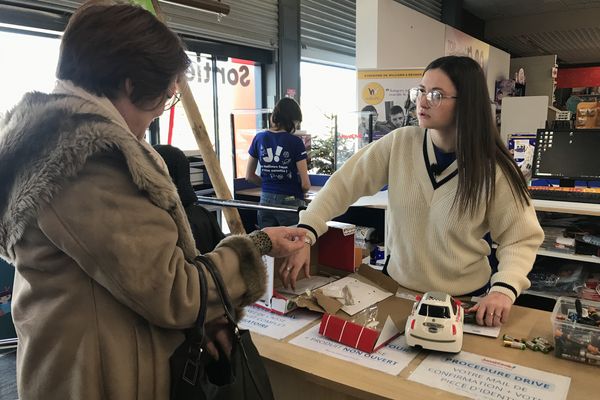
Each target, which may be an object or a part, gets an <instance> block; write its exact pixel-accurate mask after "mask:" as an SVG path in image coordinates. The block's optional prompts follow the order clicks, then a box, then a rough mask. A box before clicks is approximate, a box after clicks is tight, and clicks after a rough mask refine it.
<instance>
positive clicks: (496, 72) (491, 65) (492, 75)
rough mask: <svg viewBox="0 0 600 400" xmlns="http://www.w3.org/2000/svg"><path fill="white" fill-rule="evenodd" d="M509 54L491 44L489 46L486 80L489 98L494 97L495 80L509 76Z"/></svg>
mask: <svg viewBox="0 0 600 400" xmlns="http://www.w3.org/2000/svg"><path fill="white" fill-rule="evenodd" d="M509 68H510V54H508V53H507V52H505V51H502V50H500V49H497V48H495V47H493V46H490V54H489V60H488V64H487V73H486V80H487V86H488V92H489V93H490V100H493V99H494V93H495V91H496V81H499V80H501V79H508V78H509V74H508V71H509Z"/></svg>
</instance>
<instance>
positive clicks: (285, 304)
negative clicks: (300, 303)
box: [254, 256, 297, 315]
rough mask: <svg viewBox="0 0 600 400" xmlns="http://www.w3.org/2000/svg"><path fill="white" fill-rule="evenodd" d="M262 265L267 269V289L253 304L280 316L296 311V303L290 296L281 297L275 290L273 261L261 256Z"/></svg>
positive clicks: (268, 257)
mask: <svg viewBox="0 0 600 400" xmlns="http://www.w3.org/2000/svg"><path fill="white" fill-rule="evenodd" d="M263 263H264V264H265V267H266V269H267V287H266V290H265V293H264V294H263V296H262V297H261V298H260V299H258V300H257V301H256V303H254V304H255V305H256V306H258V307H260V308H264V309H265V310H268V311H271V312H274V313H276V314H280V315H283V314H286V313H288V312H290V311H292V310H294V309H296V307H297V306H296V303H295V302H294V301H292V298H291V297H290V296H286V295H282V294H280V293H278V292H277V290H275V279H278V278H276V274H275V259H274V258H273V257H270V256H263Z"/></svg>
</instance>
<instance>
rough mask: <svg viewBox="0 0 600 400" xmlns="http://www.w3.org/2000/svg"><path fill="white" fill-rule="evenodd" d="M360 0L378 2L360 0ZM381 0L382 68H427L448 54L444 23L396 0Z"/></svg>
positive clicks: (379, 65)
mask: <svg viewBox="0 0 600 400" xmlns="http://www.w3.org/2000/svg"><path fill="white" fill-rule="evenodd" d="M360 1H367V2H369V3H373V2H374V1H373V0H358V2H360ZM377 2H378V3H379V15H378V21H379V24H378V38H377V68H378V69H388V68H424V67H426V66H427V65H428V64H429V63H430V62H431V61H433V60H434V59H436V58H438V57H440V56H443V55H444V37H445V32H446V26H445V25H444V24H442V23H441V22H438V21H436V20H434V19H433V18H430V17H428V16H426V15H424V14H421V13H419V12H417V11H415V10H413V9H411V8H408V7H406V6H404V5H402V4H399V3H397V2H395V1H393V0H377ZM357 24H358V16H357ZM357 58H358V54H357Z"/></svg>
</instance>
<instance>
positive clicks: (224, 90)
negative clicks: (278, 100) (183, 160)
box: [159, 52, 262, 188]
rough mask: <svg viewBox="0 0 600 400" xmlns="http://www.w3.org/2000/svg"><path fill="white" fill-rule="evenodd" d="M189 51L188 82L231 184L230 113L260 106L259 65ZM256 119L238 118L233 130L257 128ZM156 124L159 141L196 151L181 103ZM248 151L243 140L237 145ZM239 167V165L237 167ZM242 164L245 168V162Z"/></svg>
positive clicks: (238, 148)
mask: <svg viewBox="0 0 600 400" xmlns="http://www.w3.org/2000/svg"><path fill="white" fill-rule="evenodd" d="M188 55H189V57H190V59H191V60H192V64H191V65H190V68H189V69H188V70H187V72H186V78H187V80H188V84H189V86H190V89H191V90H192V93H193V94H194V99H195V100H196V104H197V105H198V109H199V110H200V114H201V116H202V120H203V121H204V125H205V127H206V130H207V132H208V135H209V138H210V139H211V142H212V144H213V146H214V149H215V151H216V152H217V155H218V157H219V159H220V164H221V170H222V171H223V176H224V177H225V180H226V181H227V184H228V185H229V187H230V188H233V178H234V172H233V162H232V154H233V145H232V134H231V128H232V127H231V120H232V118H231V114H232V112H234V111H236V110H255V109H258V108H260V107H261V105H262V72H261V66H260V64H258V63H255V62H254V61H248V60H241V59H235V58H223V59H221V58H217V57H215V56H213V55H210V54H203V53H193V52H190V53H188ZM240 121H241V122H240ZM258 122H259V121H257V120H256V118H250V119H244V118H242V119H239V118H238V119H236V124H238V125H240V126H236V130H239V129H241V128H244V129H249V130H253V132H256V130H257V129H259V128H260V127H259V126H258ZM242 124H243V125H242ZM159 126H160V143H161V144H167V143H170V144H172V145H173V146H176V147H179V148H180V149H182V150H184V151H186V152H187V153H188V154H193V153H197V151H198V145H197V144H196V140H195V137H194V133H193V132H192V129H191V127H190V124H189V123H188V120H187V117H186V115H185V111H184V108H183V104H181V103H178V104H177V105H176V106H175V107H174V108H173V109H171V110H170V111H169V112H165V113H164V114H163V115H162V116H161V117H160V123H159ZM248 146H249V143H248ZM247 152H248V148H247V147H246V148H243V144H242V145H239V147H236V153H238V154H242V153H243V154H247ZM245 159H247V157H245ZM240 168H241V166H240V167H238V171H239V170H240ZM243 168H244V169H245V165H244V166H243ZM242 176H243V175H242Z"/></svg>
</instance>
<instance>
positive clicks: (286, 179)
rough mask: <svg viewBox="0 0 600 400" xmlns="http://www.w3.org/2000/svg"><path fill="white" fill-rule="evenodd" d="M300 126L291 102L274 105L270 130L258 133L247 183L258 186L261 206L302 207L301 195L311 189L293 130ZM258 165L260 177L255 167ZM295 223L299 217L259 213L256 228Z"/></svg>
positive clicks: (295, 105) (303, 155)
mask: <svg viewBox="0 0 600 400" xmlns="http://www.w3.org/2000/svg"><path fill="white" fill-rule="evenodd" d="M300 122H302V111H301V110H300V106H299V105H298V103H296V101H295V100H294V99H292V98H288V97H285V98H283V99H281V100H279V101H278V102H277V104H276V105H275V108H274V109H273V114H272V115H271V129H268V130H266V131H262V132H259V133H258V134H257V135H256V136H255V137H254V139H253V140H252V144H251V145H250V149H249V150H248V153H249V154H250V159H249V160H248V166H247V168H246V179H247V180H248V181H249V182H252V183H254V184H255V185H260V186H261V188H262V193H261V196H260V204H263V205H287V206H303V205H305V202H304V193H306V192H308V190H309V189H310V181H309V179H308V166H307V163H306V148H305V147H304V142H303V141H302V139H300V138H299V137H298V136H294V134H293V133H294V132H295V131H296V126H297V125H298V124H299V123H300ZM258 163H260V176H258V175H257V174H256V166H257V164H258ZM297 223H298V214H297V213H291V212H277V211H264V210H260V211H258V226H260V227H261V228H264V227H267V226H290V225H296V224H297Z"/></svg>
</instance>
